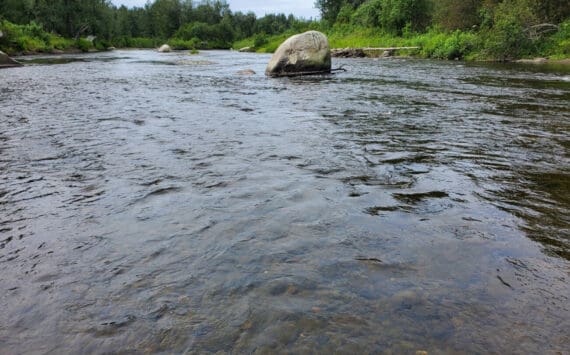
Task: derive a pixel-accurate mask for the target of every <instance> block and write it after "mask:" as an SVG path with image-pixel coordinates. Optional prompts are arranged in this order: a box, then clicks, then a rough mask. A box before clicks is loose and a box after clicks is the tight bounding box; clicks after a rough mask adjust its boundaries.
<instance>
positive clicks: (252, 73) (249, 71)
mask: <svg viewBox="0 0 570 355" xmlns="http://www.w3.org/2000/svg"><path fill="white" fill-rule="evenodd" d="M237 74H238V75H254V74H255V71H253V70H252V69H243V70H239V71H238V72H237Z"/></svg>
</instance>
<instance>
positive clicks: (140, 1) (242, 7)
mask: <svg viewBox="0 0 570 355" xmlns="http://www.w3.org/2000/svg"><path fill="white" fill-rule="evenodd" d="M226 1H227V3H228V4H230V9H231V10H232V11H233V12H237V11H241V12H247V11H253V12H255V14H256V15H257V17H262V16H264V15H265V14H276V13H285V14H286V15H288V14H291V13H292V14H293V15H295V16H296V17H304V18H306V19H309V18H311V17H313V18H315V17H317V16H318V15H319V11H318V10H317V9H315V8H314V1H313V0H226ZM111 2H112V3H113V4H115V5H117V6H120V5H125V6H127V7H133V6H139V7H142V6H144V5H145V4H146V2H147V0H111ZM196 2H197V1H196Z"/></svg>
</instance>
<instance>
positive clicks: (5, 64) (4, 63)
mask: <svg viewBox="0 0 570 355" xmlns="http://www.w3.org/2000/svg"><path fill="white" fill-rule="evenodd" d="M21 65H22V64H20V63H18V62H17V61H15V60H14V59H12V58H10V57H8V55H7V54H6V53H4V52H2V51H0V68H11V67H19V66H21Z"/></svg>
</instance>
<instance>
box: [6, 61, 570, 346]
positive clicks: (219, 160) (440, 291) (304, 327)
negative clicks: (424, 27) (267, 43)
mask: <svg viewBox="0 0 570 355" xmlns="http://www.w3.org/2000/svg"><path fill="white" fill-rule="evenodd" d="M22 59H23V60H24V62H25V63H26V64H27V65H26V66H24V67H22V68H16V69H9V70H3V71H0V79H1V80H0V265H1V268H2V272H1V273H0V288H1V291H2V296H1V297H0V344H2V345H1V349H2V350H1V351H0V352H2V353H11V354H12V353H50V354H61V353H150V352H164V353H184V352H186V353H217V352H222V353H230V352H231V353H260V354H263V353H267V354H272V353H276V352H295V353H304V352H307V353H309V352H316V353H331V352H332V351H337V352H338V353H378V352H383V353H391V352H392V353H398V354H400V353H415V352H416V351H428V352H429V353H433V354H441V353H454V354H455V353H469V354H471V353H523V352H524V353H541V354H542V353H553V354H554V353H565V352H567V351H568V350H569V348H568V344H570V331H569V330H570V301H569V297H570V282H569V281H570V138H569V137H570V105H569V102H570V70H566V69H564V68H557V67H544V66H540V67H535V66H505V65H500V66H493V65H476V64H465V63H459V62H434V61H421V60H411V59H395V60H379V61H378V60H370V59H356V60H349V59H345V60H338V61H335V63H334V65H335V66H338V65H341V64H344V65H345V67H346V68H347V69H348V71H347V72H346V73H339V74H337V75H333V76H316V77H303V78H290V79H286V78H285V79H269V78H266V77H265V76H264V75H263V71H264V69H265V65H266V63H267V62H268V60H269V56H268V55H258V54H244V53H235V52H216V51H213V52H202V53H201V54H200V55H193V56H190V55H188V54H187V53H186V52H178V53H170V54H159V53H155V52H150V51H117V52H111V53H100V54H88V55H70V56H61V57H58V58H55V60H54V57H49V58H41V57H40V58H35V59H29V58H22ZM244 69H253V70H254V71H255V72H256V74H254V75H240V74H239V73H238V71H240V70H244Z"/></svg>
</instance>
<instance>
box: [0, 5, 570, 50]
mask: <svg viewBox="0 0 570 355" xmlns="http://www.w3.org/2000/svg"><path fill="white" fill-rule="evenodd" d="M315 5H316V7H317V8H318V9H319V10H320V12H321V16H322V20H320V21H306V20H302V19H297V18H295V17H294V16H292V15H289V16H286V15H285V14H269V15H266V16H264V17H262V18H257V17H256V16H255V14H254V13H252V12H248V13H242V12H236V13H232V11H231V10H230V8H229V5H228V4H227V2H226V1H225V0H204V1H196V0H194V1H193V0H149V1H148V2H147V4H146V5H145V6H144V7H135V8H130V9H129V8H127V7H125V6H121V7H116V6H114V5H113V4H112V2H111V1H109V0H0V18H2V19H5V21H2V22H0V30H1V31H3V33H4V36H3V37H2V38H0V50H3V51H7V52H11V53H26V52H51V51H54V50H71V49H79V50H83V51H88V50H91V49H93V48H96V49H98V50H105V49H106V48H108V47H110V46H113V47H118V48H126V47H131V48H156V47H157V46H159V45H160V44H163V43H165V42H167V43H169V44H170V45H171V47H173V48H175V49H184V50H189V49H195V48H196V49H197V48H200V49H202V48H203V49H213V48H230V47H232V46H233V47H235V48H241V47H248V46H249V47H251V46H254V47H255V48H256V49H257V50H258V51H261V52H271V51H274V50H275V49H276V48H277V46H278V45H279V44H280V43H281V42H282V41H283V40H285V39H286V38H287V37H288V36H290V35H293V34H296V33H300V32H304V31H307V30H318V31H322V32H325V33H327V34H328V36H329V42H330V43H331V47H333V48H334V47H384V46H386V47H387V46H421V47H422V49H421V51H411V52H408V53H411V54H415V55H419V56H423V57H429V58H440V59H456V58H466V59H473V58H479V59H481V58H484V59H496V60H509V59H515V58H519V57H524V56H538V55H541V56H551V57H555V58H564V57H570V48H569V46H570V38H569V35H568V33H569V32H570V30H569V29H568V28H569V26H570V25H568V22H569V21H570V2H568V1H567V0H437V1H436V0H316V3H315ZM8 21H9V22H8ZM564 21H565V22H564ZM542 23H551V24H553V25H549V26H547V27H548V31H543V30H539V31H535V30H534V29H535V28H536V27H533V26H535V25H538V24H542ZM557 24H560V30H559V31H556V28H557V27H556V26H554V25H557ZM539 28H544V27H539ZM88 35H94V36H96V40H95V41H94V42H93V44H91V43H88V42H87V41H85V40H83V39H81V38H82V37H86V36H88Z"/></svg>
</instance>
